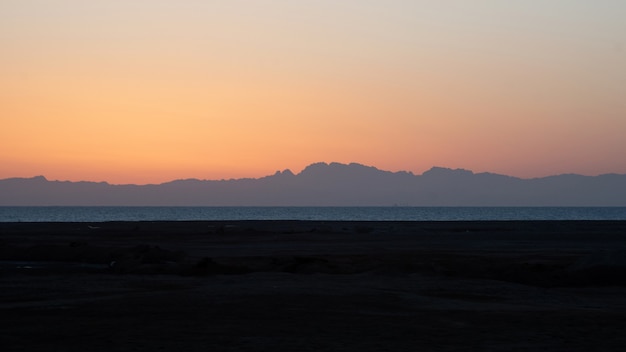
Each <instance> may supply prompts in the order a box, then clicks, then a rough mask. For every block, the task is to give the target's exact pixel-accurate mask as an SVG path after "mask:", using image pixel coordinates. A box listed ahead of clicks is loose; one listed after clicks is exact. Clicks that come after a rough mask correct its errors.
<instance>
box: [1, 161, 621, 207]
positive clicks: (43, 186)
mask: <svg viewBox="0 0 626 352" xmlns="http://www.w3.org/2000/svg"><path fill="white" fill-rule="evenodd" d="M0 205H41V206H44V205H93V206H97V205H120V206H124V205H126V206H132V205H154V206H157V205H172V206H175V205H181V206H183V205H189V206H246V205H249V206H276V205H285V206H342V205H345V206H391V205H401V206H626V175H618V174H606V175H600V176H581V175H574V174H566V175H558V176H550V177H543V178H533V179H521V178H517V177H510V176H505V175H498V174H493V173H473V172H472V171H468V170H462V169H456V170H454V169H447V168H440V167H433V168H432V169H430V170H428V171H426V172H424V173H423V174H422V175H414V174H413V173H410V172H403V171H402V172H389V171H383V170H379V169H377V168H375V167H369V166H364V165H361V164H355V163H352V164H339V163H330V164H327V163H315V164H311V165H309V166H308V167H306V168H305V169H304V170H303V171H302V172H300V173H299V174H294V173H292V172H291V171H290V170H285V171H278V172H276V173H275V174H274V175H271V176H266V177H261V178H257V179H252V178H246V179H233V180H196V179H189V180H177V181H172V182H167V183H162V184H158V185H111V184H108V183H105V182H100V183H98V182H69V181H49V180H47V179H46V178H45V177H43V176H37V177H33V178H10V179H4V180H0Z"/></svg>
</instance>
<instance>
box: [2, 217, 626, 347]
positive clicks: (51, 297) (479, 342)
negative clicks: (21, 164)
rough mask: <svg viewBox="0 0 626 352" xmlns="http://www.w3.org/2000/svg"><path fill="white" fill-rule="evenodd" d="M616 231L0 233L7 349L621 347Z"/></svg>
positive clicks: (309, 224) (301, 224)
mask: <svg viewBox="0 0 626 352" xmlns="http://www.w3.org/2000/svg"><path fill="white" fill-rule="evenodd" d="M625 237H626V221H451V222H447V221H440V222H410V221H407V222H402V221H389V222H384V221H376V222H374V221H181V222H148V221H146V222H102V223H0V297H1V299H0V341H1V343H0V345H1V346H2V350H3V351H55V350H56V351H85V350H89V351H172V350H176V351H178V350H184V351H207V350H215V351H385V350H387V351H407V350H423V351H453V350H490V351H531V350H532V351H535V350H543V351H546V350H547V351H588V350H601V351H622V350H625V349H626V335H624V333H623V332H624V326H626V241H625Z"/></svg>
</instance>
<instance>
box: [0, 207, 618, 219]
mask: <svg viewBox="0 0 626 352" xmlns="http://www.w3.org/2000/svg"><path fill="white" fill-rule="evenodd" d="M203 220H320V221H333V220H334V221H501V220H626V207H400V206H389V207H180V206H177V207H162V206H158V207H156V206H155V207H137V206H135V207H113V206H92V207H82V206H81V207H68V206H38V207H30V206H20V207H10V206H0V222H107V221H203Z"/></svg>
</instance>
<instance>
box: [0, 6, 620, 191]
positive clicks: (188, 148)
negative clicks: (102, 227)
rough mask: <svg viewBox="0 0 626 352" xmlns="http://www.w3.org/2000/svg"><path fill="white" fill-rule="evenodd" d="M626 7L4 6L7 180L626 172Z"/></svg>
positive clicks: (1, 116)
mask: <svg viewBox="0 0 626 352" xmlns="http://www.w3.org/2000/svg"><path fill="white" fill-rule="evenodd" d="M625 154H626V1H623V0H597V1H591V0H585V1H582V0H536V1H535V0H523V1H521V0H520V1H515V0H511V1H500V0H493V1H480V0H476V1H466V0H458V1H453V0H447V1H446V0H438V1H419V0H406V1H401V0H384V1H383V0H379V1H372V0H343V1H339V0H291V1H286V0H282V1H280V0H273V1H269V0H250V1H237V0H228V1H209V0H202V1H201V0H195V1H192V0H188V1H183V0H175V1H174V0H172V1H166V0H141V1H139V0H134V1H133V0H102V1H95V0H94V1H85V0H48V1H46V0H39V1H34V0H0V178H7V177H16V176H19V177H30V176H34V175H45V176H47V177H48V178H49V179H60V180H92V181H109V182H112V183H131V182H132V183H155V182H163V181H167V180H172V179H178V178H201V179H219V178H231V177H234V178H239V177H259V176H264V175H267V174H271V173H273V172H274V171H276V170H278V169H284V168H290V169H292V170H293V171H294V172H298V171H300V170H301V169H302V168H303V167H304V166H306V165H308V164H310V163H312V162H318V161H327V162H330V161H338V162H359V163H363V164H367V165H373V166H377V167H379V168H382V169H386V170H392V171H396V170H409V171H413V172H415V173H422V172H423V171H425V170H427V169H428V168H430V167H431V166H433V165H438V166H445V167H452V168H466V169H471V170H474V171H477V172H480V171H491V172H498V173H504V174H509V175H514V176H520V177H538V176H545V175H551V174H558V173H570V172H572V173H581V174H587V175H595V174H601V173H608V172H617V173H626V157H625V156H624V155H625Z"/></svg>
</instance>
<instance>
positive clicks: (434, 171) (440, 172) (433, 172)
mask: <svg viewBox="0 0 626 352" xmlns="http://www.w3.org/2000/svg"><path fill="white" fill-rule="evenodd" d="M445 175H458V176H461V175H465V176H470V175H474V172H472V171H471V170H466V169H450V168H447V167H439V166H433V167H432V168H430V170H428V171H426V172H424V173H423V174H422V176H445Z"/></svg>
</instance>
